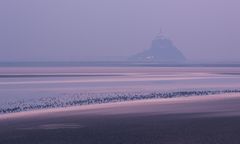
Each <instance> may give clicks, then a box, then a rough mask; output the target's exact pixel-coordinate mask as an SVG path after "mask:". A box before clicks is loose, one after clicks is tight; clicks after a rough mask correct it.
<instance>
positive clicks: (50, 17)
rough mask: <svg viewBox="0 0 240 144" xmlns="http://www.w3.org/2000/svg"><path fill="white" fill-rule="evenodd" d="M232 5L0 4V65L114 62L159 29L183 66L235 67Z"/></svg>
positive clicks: (239, 21) (187, 0)
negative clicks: (230, 64)
mask: <svg viewBox="0 0 240 144" xmlns="http://www.w3.org/2000/svg"><path fill="white" fill-rule="evenodd" d="M239 4H240V2H239V1H237V0H229V1H224V0H220V1H219V0H211V1H207V0H203V1H191V0H184V1H181V2H180V1H177V0H172V1H166V0H163V1H156V0H151V1H146V0H144V1H141V2H139V1H136V0H130V1H129V0H123V1H117V0H115V1H112V0H104V1H96V0H92V1H87V0H83V1H77V0H70V1H63V0H58V1H56V0H52V1H47V0H43V1H30V0H23V1H16V0H15V1H1V2H0V18H1V19H0V22H1V25H0V30H1V33H0V39H1V40H0V61H2V62H5V61H7V62H8V61H11V62H12V61H102V60H104V61H105V60H106V61H112V60H115V61H119V60H123V59H126V58H127V57H129V56H131V55H135V54H137V53H139V52H141V51H144V50H147V49H148V48H149V47H150V45H151V41H152V40H153V39H154V37H155V36H156V35H157V33H158V32H159V30H160V29H162V30H163V33H164V35H165V36H166V37H168V38H170V39H171V40H172V42H173V43H174V45H175V46H176V47H177V48H178V49H179V50H180V51H181V52H182V53H183V54H184V55H185V57H186V58H187V60H188V61H189V62H239V61H240V58H239V56H238V54H239V53H240V49H239V47H240V40H239V38H240V29H239V25H240V18H238V13H239V9H238V5H239Z"/></svg>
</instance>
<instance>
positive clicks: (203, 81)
mask: <svg viewBox="0 0 240 144" xmlns="http://www.w3.org/2000/svg"><path fill="white" fill-rule="evenodd" d="M239 73H240V68H238V67H233V68H231V67H228V68H219V67H218V68H196V67H195V68H192V67H190V68H189V67H171V68H166V67H165V68H162V67H54V68H50V67H35V68H33V67H29V68H28V67H15V68H14V67H11V68H0V108H6V107H9V106H12V105H15V106H16V105H20V104H21V105H23V104H24V105H28V104H32V103H38V102H39V101H49V100H50V99H48V98H51V100H53V99H54V100H56V101H66V100H69V99H76V98H78V99H79V98H82V99H84V98H93V97H108V96H114V95H121V94H128V95H144V94H148V93H152V92H159V91H164V92H165V91H168V92H169V91H185V90H191V91H192V90H218V89H220V90H222V89H224V90H226V89H239V88H240V75H239ZM19 103H20V104H19Z"/></svg>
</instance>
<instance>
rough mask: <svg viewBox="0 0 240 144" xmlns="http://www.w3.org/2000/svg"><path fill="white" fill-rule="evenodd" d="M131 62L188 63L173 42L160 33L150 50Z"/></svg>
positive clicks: (134, 57) (133, 58)
mask: <svg viewBox="0 0 240 144" xmlns="http://www.w3.org/2000/svg"><path fill="white" fill-rule="evenodd" d="M129 60H130V61H137V62H161V63H182V62H185V61H186V58H185V56H184V55H183V54H182V53H181V51H180V50H178V49H177V48H176V47H175V46H174V44H173V43H172V41H171V40H170V39H168V38H166V37H165V36H163V34H162V32H160V33H159V34H158V35H157V36H156V38H155V39H154V40H153V41H152V45H151V47H150V49H148V50H145V51H143V52H141V53H138V54H136V55H133V56H131V57H130V58H129Z"/></svg>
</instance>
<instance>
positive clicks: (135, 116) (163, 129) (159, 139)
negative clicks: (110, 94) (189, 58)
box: [0, 94, 240, 144]
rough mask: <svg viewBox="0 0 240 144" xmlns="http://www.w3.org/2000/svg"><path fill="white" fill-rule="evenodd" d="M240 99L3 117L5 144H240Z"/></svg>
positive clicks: (0, 121)
mask: <svg viewBox="0 0 240 144" xmlns="http://www.w3.org/2000/svg"><path fill="white" fill-rule="evenodd" d="M239 103H240V95H239V94H224V95H214V96H204V97H186V98H172V99H164V100H162V99H157V100H142V101H135V102H122V103H113V104H100V105H89V106H81V107H71V108H59V109H51V110H39V111H33V112H22V113H17V114H6V115H1V116H0V127H1V129H0V143H4V144H15V143H16V144H32V143H39V144H55V143H56V144H75V143H76V144H79V143H84V144H88V143H89V144H91V143H93V144H95V143H100V144H102V143H103V144H104V143H119V144H120V143H123V144H125V143H127V144H128V143H129V144H132V143H137V144H139V143H140V144H141V143H142V144H145V143H146V144H149V143H153V144H155V143H156V144H175V143H176V144H188V143H189V144H202V143H204V144H214V143H217V144H221V143H222V144H229V143H231V144H235V143H236V144H239V143H240V137H239V135H240V104H239Z"/></svg>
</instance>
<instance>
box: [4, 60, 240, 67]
mask: <svg viewBox="0 0 240 144" xmlns="http://www.w3.org/2000/svg"><path fill="white" fill-rule="evenodd" d="M83 66H84V67H91V66H100V67H240V62H233V63H218V62H216V63H187V62H186V63H161V62H132V61H81V62H78V61H63V62H61V61H59V62H55V61H44V62H40V61H36V62H0V68H1V67H83Z"/></svg>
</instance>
